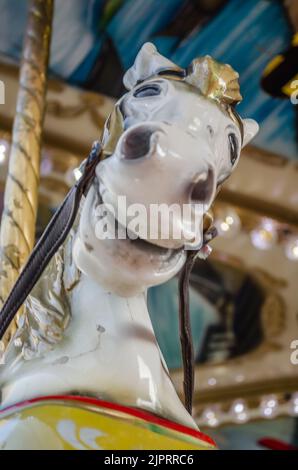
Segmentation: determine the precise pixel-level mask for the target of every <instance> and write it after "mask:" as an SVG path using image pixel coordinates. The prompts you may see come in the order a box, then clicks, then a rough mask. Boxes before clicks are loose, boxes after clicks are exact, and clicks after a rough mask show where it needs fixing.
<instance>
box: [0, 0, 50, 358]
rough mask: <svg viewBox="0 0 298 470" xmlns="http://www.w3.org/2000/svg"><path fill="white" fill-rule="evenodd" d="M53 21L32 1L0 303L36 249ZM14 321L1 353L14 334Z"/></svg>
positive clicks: (1, 236) (1, 239)
mask: <svg viewBox="0 0 298 470" xmlns="http://www.w3.org/2000/svg"><path fill="white" fill-rule="evenodd" d="M52 17H53V0H43V1H41V0H31V3H30V6H29V14H28V24H27V29H26V33H25V41H24V47H23V55H22V65H21V68H20V81H19V92H18V97H17V108H16V115H15V118H14V127H13V136H12V144H11V151H10V158H9V168H8V175H7V180H6V187H5V196H4V209H3V214H2V221H1V231H0V265H1V270H0V303H1V304H3V302H4V301H5V299H6V297H7V296H8V294H9V292H10V290H11V288H12V286H13V284H14V283H15V281H16V279H17V276H18V274H19V272H20V270H21V268H22V266H23V265H24V264H25V262H26V259H27V258H28V256H29V254H30V252H31V250H32V248H33V246H34V239H35V221H36V214H37V203H38V186H39V164H40V154H41V135H42V128H43V119H44V114H45V93H46V83H47V67H48V59H49V49H50V39H51V24H52ZM18 318H19V316H17V317H16V319H15V320H14V322H13V323H12V324H11V326H10V328H9V329H8V331H7V333H6V335H5V337H4V338H3V343H2V345H0V346H1V350H3V344H4V346H5V345H7V343H8V342H9V340H10V338H11V336H12V335H13V334H14V332H15V331H16V329H17V322H18Z"/></svg>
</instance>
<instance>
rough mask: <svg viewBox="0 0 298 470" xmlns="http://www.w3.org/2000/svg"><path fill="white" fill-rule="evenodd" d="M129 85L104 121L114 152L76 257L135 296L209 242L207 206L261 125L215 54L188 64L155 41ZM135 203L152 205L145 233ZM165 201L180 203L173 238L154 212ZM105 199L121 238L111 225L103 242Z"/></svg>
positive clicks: (107, 150) (88, 208)
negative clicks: (134, 217)
mask: <svg viewBox="0 0 298 470" xmlns="http://www.w3.org/2000/svg"><path fill="white" fill-rule="evenodd" d="M124 85H125V86H126V88H127V90H128V92H127V93H126V94H125V95H124V96H123V97H121V98H120V100H119V101H118V102H117V103H116V105H115V107H114V110H113V112H112V114H111V115H110V117H109V119H108V121H107V122H106V125H105V129H104V133H103V139H102V141H103V152H104V155H105V156H106V157H108V158H105V159H104V160H103V161H101V162H100V163H99V164H98V166H97V169H96V179H95V181H94V183H93V185H92V187H91V189H90V190H89V192H88V194H87V197H86V200H85V203H84V206H83V209H82V214H81V221H80V225H79V233H78V236H77V239H76V242H75V245H74V259H75V262H76V264H77V266H78V267H79V269H80V270H82V271H83V272H85V273H86V274H88V275H90V276H91V277H92V278H93V279H95V280H96V281H98V282H99V283H100V284H101V285H103V286H104V287H105V288H106V289H108V290H109V291H112V292H115V293H117V294H120V295H122V296H131V295H135V294H137V293H139V292H141V291H143V290H144V289H146V288H147V287H149V286H153V285H157V284H160V283H162V282H165V281H167V280H168V279H170V278H171V277H173V276H174V275H175V274H176V273H177V272H178V271H179V270H180V269H181V267H182V266H183V264H184V262H185V258H186V254H185V253H186V249H200V248H201V247H202V244H203V241H204V240H203V238H204V237H203V232H204V222H205V221H206V214H207V212H208V209H209V208H210V206H211V205H212V202H213V200H214V198H215V195H216V194H217V191H218V189H219V188H220V186H221V185H222V183H223V182H224V181H225V180H226V179H227V178H228V177H229V176H230V174H231V173H232V172H233V171H234V169H235V167H236V166H237V163H238V161H239V156H240V151H241V148H242V147H244V146H245V145H246V144H247V143H248V142H249V141H250V140H251V139H252V138H253V137H254V136H255V134H256V133H257V131H258V125H257V123H256V122H255V121H253V120H252V119H241V117H240V116H239V115H238V113H237V112H236V110H235V106H236V104H237V103H238V102H239V101H240V100H241V95H240V92H239V83H238V74H237V73H236V72H235V71H234V70H233V69H232V68H231V67H230V66H229V65H226V64H220V63H218V62H216V61H215V60H213V59H211V57H209V56H206V57H203V58H198V59H195V60H194V61H193V62H192V63H191V64H190V66H189V67H188V68H186V69H182V68H180V67H178V66H177V65H175V64H174V63H173V62H171V61H169V60H168V59H167V58H165V57H163V56H162V55H161V54H159V53H158V52H157V50H156V48H155V46H153V45H152V44H150V43H147V44H145V45H144V46H143V47H142V48H141V50H140V52H139V53H138V55H137V57H136V60H135V63H134V65H133V66H132V67H131V68H130V69H129V70H128V71H127V72H126V74H125V76H124ZM123 196H124V197H125V201H126V205H125V208H123V207H122V206H121V207H120V204H119V197H123ZM136 204H137V205H141V206H142V207H143V208H144V209H145V210H144V211H140V210H139V213H138V224H137V225H138V228H139V230H138V232H137V231H136V224H135V225H133V224H131V225H130V226H128V224H127V213H128V212H129V209H128V208H132V207H134V206H135V205H136ZM161 204H162V205H166V206H167V207H171V208H172V209H173V210H172V211H171V213H170V215H169V220H170V222H171V223H170V224H169V230H168V232H167V235H168V236H167V237H164V236H162V233H161V232H162V229H161V227H160V226H159V225H160V224H159V222H161V226H162V224H165V223H167V222H166V221H165V220H163V219H162V216H161V219H160V218H158V217H157V218H156V217H155V219H154V220H153V219H152V213H151V212H150V208H151V207H152V205H157V206H159V207H160V205H161ZM103 205H104V207H105V208H106V213H105V216H106V217H107V220H108V221H110V222H113V223H114V227H115V226H116V232H117V233H116V237H115V236H113V234H112V233H108V232H109V230H108V229H107V232H106V234H105V237H104V239H102V237H98V236H97V228H98V225H100V223H101V220H102V218H103V213H102V211H101V210H99V207H101V208H102V207H103ZM182 206H183V208H184V207H185V206H187V207H188V209H189V210H188V211H183V210H181V209H182ZM163 207H164V206H163ZM115 214H117V215H115ZM107 225H109V224H107ZM112 225H113V224H112ZM110 226H111V225H110ZM152 229H155V230H152ZM123 230H124V235H126V236H123ZM140 232H141V236H140ZM152 232H154V234H155V236H154V237H153V236H152ZM120 233H122V236H119V234H120ZM177 233H179V236H174V235H175V234H177ZM127 235H131V236H128V237H127ZM99 238H100V239H99Z"/></svg>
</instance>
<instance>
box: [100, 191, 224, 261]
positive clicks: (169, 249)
mask: <svg viewBox="0 0 298 470" xmlns="http://www.w3.org/2000/svg"><path fill="white" fill-rule="evenodd" d="M106 192H107V190H106V189H105V186H104V184H103V182H100V183H99V184H98V185H97V191H96V193H97V205H103V206H105V208H106V212H107V214H108V217H110V218H111V219H110V220H112V222H113V223H114V224H115V225H114V226H115V237H114V239H115V240H117V242H118V243H119V245H118V246H119V248H120V249H121V247H123V245H125V244H126V247H127V246H128V247H129V249H133V250H134V251H137V252H139V253H142V254H148V256H149V257H150V258H151V259H152V260H153V259H160V260H161V261H164V262H166V263H168V262H169V261H172V260H174V259H178V258H179V257H180V256H181V255H182V254H183V253H184V252H185V246H184V244H182V245H179V246H175V247H173V246H165V245H163V241H162V240H160V239H158V241H157V242H156V243H155V242H154V239H153V240H152V239H147V238H142V237H140V236H139V235H138V234H136V233H135V232H132V231H130V230H128V228H127V227H126V226H124V225H123V224H121V223H120V221H119V220H118V218H117V217H116V215H115V214H114V213H112V212H111V211H109V209H108V207H107V205H106V204H105V201H104V194H105V193H106ZM204 225H205V224H204ZM216 235H217V231H216V228H215V226H214V225H213V224H210V223H209V224H208V226H207V228H205V227H204V231H203V241H202V246H201V248H200V249H202V248H204V246H206V245H207V244H208V243H209V242H210V241H211V240H212V239H213V238H214V237H215V236H216Z"/></svg>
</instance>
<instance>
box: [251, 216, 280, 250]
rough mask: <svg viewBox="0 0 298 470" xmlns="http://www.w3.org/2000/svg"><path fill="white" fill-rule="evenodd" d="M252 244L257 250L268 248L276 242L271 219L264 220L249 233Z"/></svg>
mask: <svg viewBox="0 0 298 470" xmlns="http://www.w3.org/2000/svg"><path fill="white" fill-rule="evenodd" d="M250 238H251V241H252V244H253V245H254V246H255V247H256V248H258V249H259V250H269V249H270V248H272V247H273V246H274V245H275V244H276V242H277V238H278V237H277V230H276V227H275V225H274V223H273V222H272V221H271V220H265V221H263V222H262V224H261V226H260V227H258V228H256V229H255V230H253V231H252V232H251V234H250Z"/></svg>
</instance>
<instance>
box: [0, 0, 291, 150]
mask: <svg viewBox="0 0 298 470" xmlns="http://www.w3.org/2000/svg"><path fill="white" fill-rule="evenodd" d="M26 9H27V0H0V11H1V15H0V52H1V53H3V54H5V55H7V56H10V57H11V58H14V59H16V60H17V59H18V58H19V57H20V53H21V47H22V37H23V33H24V28H25V18H26ZM291 37H292V32H291V29H290V25H289V23H288V21H287V18H286V15H285V11H284V9H283V6H282V2H279V1H278V0H271V1H270V0H246V1H245V2H244V1H242V0H229V1H224V0H214V1H211V2H206V1H203V0H163V1H162V2H161V1H160V0H56V1H55V17H54V33H53V40H52V50H51V72H52V73H53V74H55V75H58V76H60V77H62V78H63V79H64V80H67V81H69V82H70V83H73V84H76V85H79V86H82V87H85V88H89V89H93V90H97V91H100V92H103V93H108V94H110V95H114V96H117V95H118V94H120V92H121V87H122V85H121V77H122V75H123V71H124V70H125V69H127V67H129V66H130V65H131V64H132V62H133V60H134V57H135V56H136V53H137V51H138V49H139V48H140V46H141V45H142V44H143V43H144V42H146V41H152V42H153V43H155V45H156V46H157V47H158V48H159V50H160V52H161V53H163V54H165V55H167V56H168V57H169V58H171V59H172V60H173V61H175V62H176V63H177V64H179V65H181V66H187V65H188V64H189V63H190V61H191V60H192V59H193V58H194V57H195V56H200V55H205V54H210V55H212V56H214V57H215V58H216V59H218V60H220V61H223V62H227V63H230V64H231V65H232V66H233V67H234V68H235V69H236V70H238V72H239V73H240V81H241V91H242V95H243V96H244V101H243V102H242V103H241V104H240V106H239V108H240V112H241V115H243V116H247V117H248V116H249V117H253V118H254V119H256V120H257V121H258V122H259V124H260V128H261V131H260V133H259V135H258V137H257V138H256V140H255V144H256V145H258V146H259V147H261V148H264V149H267V150H269V151H272V152H275V153H280V154H282V155H285V156H287V157H289V158H293V159H295V158H298V149H297V117H296V116H297V106H295V105H293V104H292V103H291V101H290V100H289V99H280V98H273V97H271V96H269V95H268V94H266V93H265V91H263V90H262V88H261V85H260V82H261V77H262V73H263V71H264V69H265V67H266V65H267V64H268V62H269V61H270V60H271V59H272V58H273V57H274V56H276V55H277V54H279V53H280V52H282V51H283V50H285V49H287V47H289V44H290V42H291ZM297 62H298V60H297Z"/></svg>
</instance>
